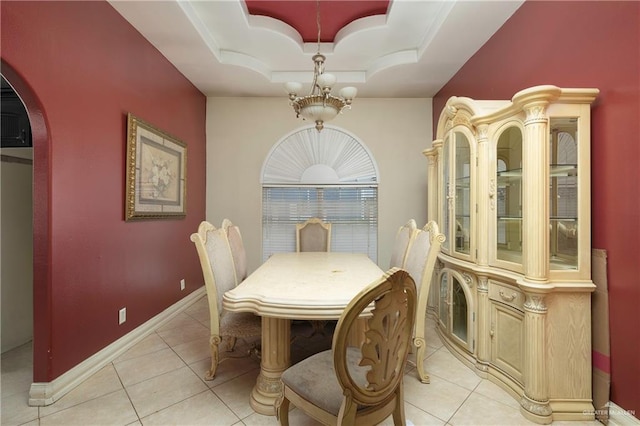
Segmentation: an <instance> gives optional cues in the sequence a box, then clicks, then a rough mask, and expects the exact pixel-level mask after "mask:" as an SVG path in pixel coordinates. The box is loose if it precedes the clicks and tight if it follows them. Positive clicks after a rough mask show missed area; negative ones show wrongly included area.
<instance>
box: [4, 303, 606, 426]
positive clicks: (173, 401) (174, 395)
mask: <svg viewBox="0 0 640 426" xmlns="http://www.w3.org/2000/svg"><path fill="white" fill-rule="evenodd" d="M208 315H209V313H208V308H207V304H206V300H205V298H202V299H201V300H199V301H198V302H196V303H194V304H193V305H191V306H190V307H189V308H187V309H186V310H185V311H184V312H182V313H181V314H179V315H178V316H177V317H176V318H174V319H173V320H172V321H171V322H170V323H168V324H166V325H164V326H163V327H161V328H159V329H157V330H156V331H155V332H154V333H153V334H151V335H149V336H148V337H146V338H145V339H144V340H143V341H141V342H140V343H138V344H137V345H136V346H134V347H133V348H131V349H130V350H129V351H127V352H126V353H125V354H123V355H122V356H120V357H119V358H117V359H115V360H114V361H113V362H111V363H109V364H108V365H107V366H105V367H104V368H102V370H100V371H99V372H97V373H96V374H94V375H93V376H92V377H90V378H89V379H87V380H86V381H85V382H84V383H82V384H81V385H80V386H78V387H77V388H75V389H74V390H72V391H71V392H69V393H68V394H66V395H65V396H64V397H62V398H61V399H60V400H58V401H56V402H55V403H54V404H52V405H50V406H47V407H29V406H28V405H27V399H28V393H29V386H30V384H31V375H32V370H31V368H32V367H31V366H32V358H31V344H27V345H24V346H22V347H20V348H17V349H14V350H12V351H9V352H7V353H5V354H3V355H2V376H1V385H2V387H1V388H0V389H1V393H2V415H1V420H0V424H2V425H3V426H10V425H28V426H38V425H40V426H48V425H64V426H72V425H78V426H94V425H123V426H125V425H132V426H133V425H145V426H147V425H189V426H190V425H216V426H218V425H220V426H225V425H238V426H239V425H247V426H253V425H277V424H278V423H277V421H276V419H275V417H270V416H263V415H260V414H257V413H255V412H254V411H253V410H252V409H251V407H250V405H249V394H250V392H251V389H252V387H253V384H254V383H255V379H256V376H257V375H258V371H259V362H258V361H257V360H256V359H254V358H246V357H245V358H235V359H228V360H226V361H225V362H223V363H222V364H221V365H220V367H219V369H218V375H217V376H216V378H215V380H213V381H210V382H207V381H204V380H203V379H202V378H203V376H204V373H205V371H206V369H207V367H208V365H209V353H208V323H209V317H208ZM304 324H306V323H304V322H303V323H300V324H296V325H294V327H297V330H298V331H297V332H298V333H303V332H306V331H305V330H300V328H304V327H306V326H305V325H304ZM427 330H428V340H427V341H428V343H427V345H428V351H427V355H428V357H427V360H426V363H427V364H426V366H427V370H428V371H429V373H430V375H431V383H430V384H422V383H420V381H419V380H418V378H417V374H416V371H415V368H412V367H408V368H407V370H406V378H405V381H404V386H405V411H406V416H407V424H409V425H416V426H421V425H474V426H479V425H491V426H499V425H508V426H513V425H531V424H533V423H531V422H529V421H527V420H526V419H525V418H524V417H522V415H521V414H520V412H519V410H518V403H517V402H516V401H515V400H513V399H512V398H511V397H509V396H508V395H507V394H506V392H504V391H503V390H502V389H500V388H499V387H498V386H496V385H494V384H492V383H490V382H489V381H487V380H482V379H480V378H479V377H478V376H477V375H476V374H475V373H474V372H473V371H471V370H470V369H469V368H467V367H466V366H464V365H463V364H462V363H461V362H460V361H458V360H457V359H456V358H455V357H454V356H453V355H451V353H449V351H448V350H447V348H446V347H444V346H443V345H442V342H441V341H440V339H439V337H438V335H437V334H436V332H435V330H434V327H433V324H432V323H431V322H429V324H428V327H427ZM328 345H329V346H330V340H329V339H327V338H322V337H321V336H316V337H313V338H311V339H304V338H301V339H297V340H296V341H294V343H293V346H292V361H293V362H296V361H297V360H300V359H303V358H304V357H306V356H308V355H309V354H310V353H313V352H314V351H318V350H321V349H324V348H328V347H329V346H328ZM245 347H246V346H245ZM290 423H291V424H292V425H293V426H298V425H301V426H308V425H314V426H315V425H317V424H318V423H317V422H315V421H314V420H312V419H310V418H308V417H306V416H305V415H304V414H303V413H302V412H300V411H298V410H295V409H294V410H293V411H292V413H291V414H290ZM383 424H384V425H391V424H393V422H392V420H391V418H389V419H387V420H386V421H385V422H384V423H383ZM561 424H564V425H568V426H583V425H591V426H601V424H600V423H598V422H554V425H561Z"/></svg>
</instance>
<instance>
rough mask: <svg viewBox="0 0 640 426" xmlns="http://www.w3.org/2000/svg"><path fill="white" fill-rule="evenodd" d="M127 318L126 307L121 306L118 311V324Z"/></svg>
mask: <svg viewBox="0 0 640 426" xmlns="http://www.w3.org/2000/svg"><path fill="white" fill-rule="evenodd" d="M126 320H127V308H122V309H120V310H119V311H118V325H120V324H122V323H124V322H125V321H126Z"/></svg>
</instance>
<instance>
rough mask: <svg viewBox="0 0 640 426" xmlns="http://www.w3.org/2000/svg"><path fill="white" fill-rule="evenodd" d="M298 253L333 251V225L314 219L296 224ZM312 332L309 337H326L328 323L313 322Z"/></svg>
mask: <svg viewBox="0 0 640 426" xmlns="http://www.w3.org/2000/svg"><path fill="white" fill-rule="evenodd" d="M296 251H297V252H306V251H326V252H328V251H331V223H326V222H324V221H323V220H322V219H320V218H317V217H313V218H311V219H309V220H307V221H306V222H304V223H297V224H296ZM309 322H310V323H311V327H312V331H311V334H310V335H309V336H308V337H312V336H314V335H316V334H322V335H323V336H324V335H325V332H324V328H325V326H326V324H327V321H319V320H312V321H309Z"/></svg>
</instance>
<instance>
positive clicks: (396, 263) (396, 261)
mask: <svg viewBox="0 0 640 426" xmlns="http://www.w3.org/2000/svg"><path fill="white" fill-rule="evenodd" d="M417 227H418V226H417V225H416V221H415V220H414V219H410V220H409V221H408V222H407V223H405V224H404V225H402V226H401V227H400V229H398V232H396V237H395V240H394V242H393V249H392V251H391V262H390V264H389V267H390V268H402V267H403V266H404V260H405V258H406V257H407V249H408V248H409V244H410V243H411V239H412V238H413V235H414V232H415V231H416V229H417Z"/></svg>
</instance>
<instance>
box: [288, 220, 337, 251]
mask: <svg viewBox="0 0 640 426" xmlns="http://www.w3.org/2000/svg"><path fill="white" fill-rule="evenodd" d="M296 251H298V252H302V251H331V223H326V222H323V221H322V219H320V218H317V217H313V218H311V219H309V220H307V221H306V222H304V223H297V224H296Z"/></svg>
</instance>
